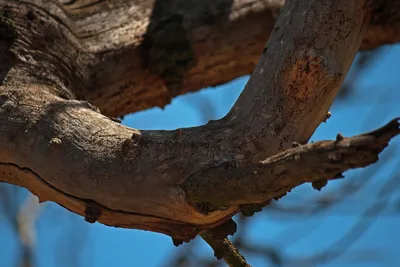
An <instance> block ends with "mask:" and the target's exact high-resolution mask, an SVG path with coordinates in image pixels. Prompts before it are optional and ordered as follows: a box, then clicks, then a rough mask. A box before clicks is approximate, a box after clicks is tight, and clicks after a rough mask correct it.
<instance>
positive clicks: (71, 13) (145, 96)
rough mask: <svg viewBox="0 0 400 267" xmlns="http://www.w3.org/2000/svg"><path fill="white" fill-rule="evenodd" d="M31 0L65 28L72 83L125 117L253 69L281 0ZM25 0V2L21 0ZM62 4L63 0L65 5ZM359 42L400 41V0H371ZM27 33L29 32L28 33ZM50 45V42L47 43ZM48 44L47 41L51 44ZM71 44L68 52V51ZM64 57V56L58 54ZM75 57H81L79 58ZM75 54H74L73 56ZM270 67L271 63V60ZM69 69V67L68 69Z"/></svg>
mask: <svg viewBox="0 0 400 267" xmlns="http://www.w3.org/2000/svg"><path fill="white" fill-rule="evenodd" d="M59 2H60V3H57V1H55V0H53V1H51V0H34V1H21V0H18V1H15V0H5V1H2V4H1V5H2V7H3V8H2V9H3V10H5V9H4V7H5V6H15V5H17V6H23V8H24V9H25V12H26V13H27V14H28V12H29V14H30V15H29V16H26V17H22V18H23V19H25V21H24V23H25V26H23V27H26V28H28V27H29V25H32V24H35V21H33V20H34V19H33V18H35V17H40V18H46V20H47V21H48V20H52V22H50V21H49V23H51V24H57V25H56V26H57V27H56V28H55V29H53V30H49V31H48V32H47V34H48V35H49V36H53V35H54V32H52V31H62V32H64V33H65V34H67V35H68V36H69V37H68V39H69V40H68V41H65V42H66V43H65V44H66V47H65V48H64V49H65V50H64V51H65V52H66V54H70V53H73V54H75V56H76V57H77V58H79V60H81V62H80V64H79V65H77V66H74V67H72V66H71V64H68V65H70V67H71V70H72V71H73V72H77V73H76V74H75V75H78V76H79V75H80V74H81V75H83V76H80V77H79V79H78V80H79V81H80V82H81V83H82V84H81V86H80V88H78V87H74V89H76V90H77V91H78V92H76V93H77V96H78V97H79V98H80V99H86V100H88V101H89V102H91V103H93V104H94V105H96V106H98V107H99V108H100V110H101V111H102V112H103V113H105V114H108V115H110V116H122V115H125V114H128V113H131V112H135V111H138V110H142V109H146V108H150V107H153V106H160V107H163V106H165V105H166V104H168V103H169V102H170V100H171V98H172V97H174V96H176V95H179V94H183V93H187V92H190V91H195V90H198V89H201V88H203V87H206V86H214V85H218V84H222V83H225V82H228V81H230V80H232V79H234V78H236V77H239V76H242V75H245V74H249V73H251V72H252V71H253V69H254V67H255V66H256V63H257V61H258V59H259V55H260V53H261V51H262V49H263V46H264V44H265V42H266V41H267V39H268V36H269V34H270V32H271V30H272V27H273V25H274V23H275V19H276V18H277V15H278V13H279V9H280V8H281V7H282V5H283V3H284V1H283V0H250V1H249V0H203V1H196V0H157V1H153V0H112V1H95V0H85V1H83V0H78V1H68V2H66V1H59ZM17 3H20V4H17ZM61 3H64V4H61ZM373 7H374V8H373V16H372V21H371V23H370V25H369V26H368V27H367V28H366V31H365V32H364V35H363V42H362V44H361V49H372V48H375V47H377V46H379V45H383V44H390V43H395V42H398V41H399V40H400V15H399V14H400V13H399V12H394V11H396V10H400V4H399V1H396V0H389V1H382V0H375V1H373ZM27 34H29V33H27ZM49 43H50V44H51V42H49ZM47 49H48V47H47ZM69 50H71V51H69ZM61 58H62V57H61ZM75 60H77V59H75ZM75 60H74V61H75ZM272 68H273V66H272ZM71 70H70V71H71Z"/></svg>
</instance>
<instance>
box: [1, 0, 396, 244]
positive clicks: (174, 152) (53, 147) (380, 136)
mask: <svg viewBox="0 0 400 267" xmlns="http://www.w3.org/2000/svg"><path fill="white" fill-rule="evenodd" d="M82 2H83V1H82ZM165 2H166V3H169V4H171V5H172V4H177V2H168V1H165ZM214 2H215V3H218V1H213V3H214ZM250 2H251V1H250ZM38 3H40V4H41V5H42V7H43V6H45V3H47V4H48V6H47V9H40V8H38V7H37V5H38ZM78 3H79V2H78ZM102 3H103V2H102ZM109 3H110V2H108V1H106V2H104V3H103V4H104V5H106V4H109ZM113 3H114V4H115V5H116V6H118V5H119V3H121V4H120V5H122V3H123V1H121V2H118V1H115V2H113ZM124 3H125V5H126V3H129V2H124ZM138 3H139V2H138ZM140 3H141V5H139V4H138V6H137V7H136V8H131V9H129V8H128V7H124V8H123V9H115V6H114V7H110V8H111V10H119V12H133V13H132V14H130V17H131V18H138V19H137V20H135V23H136V22H137V21H139V22H140V21H141V20H140V18H141V15H142V13H145V12H144V10H145V8H144V7H147V6H146V3H147V2H146V1H145V2H143V3H142V2H140ZM163 3H164V2H163ZM188 3H191V2H190V1H189V2H188ZM240 3H242V2H234V3H233V4H232V6H231V10H235V5H238V4H240ZM156 4H157V3H156ZM192 4H193V3H192ZM210 4H211V2H210ZM74 5H77V3H72V4H70V6H69V12H71V13H70V14H69V16H68V17H67V16H66V13H64V11H61V9H59V8H58V6H57V5H55V4H53V3H52V2H45V1H40V2H39V1H36V2H33V4H32V3H30V4H28V3H22V2H20V1H6V2H5V3H4V2H1V3H0V8H1V14H2V15H1V18H0V26H1V28H0V34H1V37H2V39H1V43H0V44H1V46H0V49H1V50H0V57H1V58H0V60H1V62H2V64H1V67H2V69H1V70H2V72H1V73H4V74H3V76H4V78H3V82H2V85H1V87H0V125H1V127H0V181H5V182H8V183H12V184H16V185H20V186H23V187H26V188H27V189H29V190H30V191H32V192H33V193H34V194H35V195H37V196H38V197H39V199H40V200H41V201H48V200H51V201H54V202H57V203H58V204H60V205H62V206H64V207H65V208H67V209H69V210H71V211H72V212H75V213H77V214H80V215H82V216H85V219H86V220H87V221H89V222H94V221H99V222H101V223H104V224H106V225H112V226H117V227H126V228H136V229H143V230H150V231H155V232H160V233H165V234H168V235H170V236H172V237H174V238H175V239H179V240H184V241H188V240H190V239H191V238H193V237H194V236H195V235H197V234H198V233H203V232H207V231H208V230H209V229H214V228H216V227H217V226H219V225H223V224H225V223H226V222H228V221H229V219H230V217H232V216H233V215H234V214H235V213H237V212H238V211H240V210H242V209H243V207H245V206H246V205H250V204H260V203H267V202H268V201H270V200H271V199H272V198H278V197H280V196H282V194H285V193H286V192H288V191H290V190H291V189H292V188H293V187H295V186H297V185H300V184H302V183H304V182H314V186H315V187H316V188H320V187H321V186H322V185H323V184H324V183H325V181H326V180H329V179H336V178H337V177H338V174H339V173H342V172H343V171H345V170H347V169H349V168H356V167H364V166H366V165H368V164H371V163H373V162H375V161H376V160H377V155H378V153H379V152H380V151H382V149H384V147H385V146H386V145H387V143H388V142H389V140H390V139H391V138H392V137H393V136H395V135H396V134H398V133H399V123H398V121H393V122H392V123H389V124H388V125H387V126H386V127H384V128H382V129H381V130H378V131H376V132H373V133H370V134H366V135H362V136H358V137H354V138H350V139H346V138H342V137H341V136H339V138H338V140H336V141H324V142H321V143H316V144H312V145H304V146H300V147H296V148H291V149H290V147H291V145H292V142H297V143H302V144H303V143H306V142H307V141H308V139H309V138H310V136H311V135H312V133H313V132H314V130H315V129H316V127H317V126H318V125H319V124H320V123H321V122H322V121H324V120H325V117H326V114H327V112H328V108H329V106H330V105H331V103H332V101H333V99H334V97H335V95H336V93H337V91H338V88H339V86H340V85H341V83H342V82H343V79H344V77H345V75H346V74H347V72H348V69H349V67H350V65H351V63H352V60H353V58H354V56H355V54H356V53H357V51H358V49H359V47H360V44H361V42H362V38H363V36H364V32H365V31H366V30H367V28H368V22H369V21H370V18H371V13H372V11H373V10H374V8H373V6H371V5H370V1H367V0H363V1H361V0H359V1H347V0H335V1H331V2H330V3H329V4H327V2H326V1H317V0H313V1H296V0H288V1H287V3H286V4H285V7H284V8H283V10H282V11H281V15H280V16H279V19H278V20H277V22H276V25H275V27H274V30H273V31H272V33H273V34H272V35H271V37H270V38H269V41H268V43H267V45H266V47H265V48H264V49H263V51H262V55H261V58H260V60H259V63H258V65H257V67H256V68H255V70H254V72H253V74H252V76H251V79H250V80H249V82H248V84H247V85H246V88H245V90H244V92H243V93H242V95H241V96H240V98H239V99H238V101H237V103H236V104H235V106H234V107H233V109H232V110H231V111H230V112H229V114H228V115H227V116H226V117H224V118H223V119H221V120H218V121H212V122H210V123H208V124H207V125H204V126H202V127H196V128H187V129H177V130H175V131H140V130H135V129H130V128H128V127H125V126H123V125H120V124H119V123H116V122H114V121H112V120H110V119H109V118H108V117H106V116H104V115H102V114H101V113H100V112H99V110H98V109H97V108H96V107H94V106H92V105H91V104H89V103H88V102H86V101H83V100H76V99H81V98H83V97H85V98H86V99H90V100H92V101H94V102H96V101H95V100H94V98H90V97H87V96H89V91H91V90H92V93H93V92H94V91H96V90H98V88H102V89H99V90H106V89H105V88H106V87H107V86H108V88H109V89H107V90H106V91H107V92H111V91H112V90H111V89H110V88H111V87H115V86H117V87H118V85H117V84H118V83H119V82H121V81H124V79H125V81H126V79H132V80H134V81H135V82H139V81H140V80H137V81H136V80H135V77H136V75H139V76H140V75H141V73H142V72H140V71H139V69H137V68H135V67H134V66H139V65H140V64H139V63H138V62H135V61H131V58H135V57H130V56H128V55H133V54H135V53H137V52H134V51H135V49H136V48H137V46H135V43H134V42H133V41H134V40H136V42H137V44H139V43H140V41H139V40H138V39H134V40H132V39H131V38H132V37H131V36H127V35H126V33H127V31H128V29H130V27H133V28H140V25H141V24H140V23H139V24H140V25H139V24H132V25H135V26H132V25H131V24H129V23H128V24H124V25H125V26H124V28H123V29H124V30H123V32H125V34H122V32H119V34H121V35H112V34H111V33H112V32H113V31H105V32H104V33H103V34H96V31H99V30H100V29H101V28H104V27H106V26H105V25H106V22H108V21H109V23H110V25H108V24H107V27H109V26H110V27H113V25H114V23H116V24H117V25H120V24H119V23H120V22H119V21H114V20H113V19H112V18H113V17H108V15H107V14H109V13H107V12H106V13H104V14H103V15H102V16H99V15H96V14H97V13H96V12H98V11H96V7H97V5H95V4H93V5H88V6H86V7H84V8H81V9H77V10H75V9H73V6H74ZM160 5H162V4H161V2H160ZM212 5H213V4H212ZM239 6H240V5H239ZM244 6H245V5H244V4H243V7H244ZM142 7H143V8H142ZM156 7H157V6H156ZM156 7H154V9H156ZM250 7H252V5H250ZM154 9H153V15H154V16H155V17H157V16H158V13H157V12H158V11H157V10H154ZM80 10H86V11H85V12H84V13H81V12H83V11H80ZM146 10H147V9H146ZM178 10H179V9H178ZM220 10H223V9H217V11H218V12H219V11H220ZM217 11H216V12H217ZM74 12H75V13H74ZM110 12H111V11H110ZM193 12H194V11H193ZM198 12H199V13H201V14H203V13H202V12H203V11H202V10H198ZM50 13H53V14H56V15H57V17H55V16H54V15H50ZM239 13H240V12H239ZM239 13H238V14H236V13H234V14H236V15H237V16H239V17H240V14H239ZM82 14H84V16H85V17H86V18H88V19H87V20H85V18H84V17H82V16H83V15H82ZM182 14H185V13H182ZM135 16H136V17H135ZM231 16H233V15H232V14H230V15H229V17H231ZM233 17H234V16H233ZM91 18H98V19H99V20H101V21H103V22H102V23H100V22H99V24H85V23H89V22H91ZM118 18H120V19H121V20H124V16H123V15H122V13H121V14H119V16H118ZM172 18H173V19H172V20H173V22H171V23H172V25H174V26H171V27H172V28H171V29H169V30H171V32H172V33H174V34H175V33H176V34H180V31H181V30H182V29H181V25H180V23H182V21H185V20H184V19H183V18H181V17H179V16H178V17H177V16H172ZM72 21H79V22H80V23H81V24H79V23H77V22H74V23H72ZM125 22H126V21H125ZM178 22H179V23H178ZM78 24H79V27H78V26H77V25H78ZM227 24H228V25H229V23H227ZM167 25H170V24H167ZM193 25H195V23H194V22H193ZM114 26H115V25H114ZM146 26H148V25H146ZM90 27H92V28H93V29H92V31H90V30H88V29H89V28H90ZM115 27H117V26H115ZM125 27H126V28H125ZM142 27H145V24H143V25H142ZM193 27H194V26H193ZM117 28H118V27H117ZM148 28H151V29H152V30H150V32H152V31H155V32H153V33H152V34H155V35H157V36H158V34H161V33H159V32H158V30H157V27H156V26H154V29H153V28H152V26H148ZM78 29H79V31H82V32H80V33H77V32H76V31H78ZM118 29H120V30H121V28H118ZM73 33H74V34H73ZM82 34H83V35H84V36H86V37H85V38H84V37H82ZM114 34H116V32H114ZM147 34H149V30H148V32H147ZM91 36H92V37H91ZM112 36H114V37H115V38H114V40H116V41H115V43H111V42H107V40H109V39H107V38H111V37H112ZM116 36H117V37H116ZM208 37H209V36H207V38H208ZM135 38H138V37H135ZM165 38H166V39H165ZM179 38H180V37H179ZM232 38H236V37H235V36H233V37H232ZM144 39H146V38H144ZM156 40H164V41H165V42H167V43H168V42H169V41H168V40H169V39H168V37H167V36H166V35H165V34H161V35H160V36H159V39H157V38H156ZM207 40H209V39H207ZM211 40H212V38H211ZM143 42H144V43H146V42H145V40H144V41H143ZM153 42H154V40H153ZM204 42H208V41H204ZM128 44H129V45H128ZM158 45H160V44H153V45H152V47H157V46H158ZM163 45H164V44H163ZM163 45H161V46H163ZM166 46H167V47H168V49H175V48H173V47H175V46H176V44H175V43H173V42H172V43H168V45H166ZM249 46H253V45H250V44H249ZM127 47H129V49H130V50H129V51H130V52H129V53H128V54H126V53H127V50H126V49H128V48H127ZM171 47H172V48H171ZM117 48H118V49H117ZM178 48H179V51H181V50H183V51H184V50H185V49H186V48H187V47H186V46H184V45H183V46H179V45H178ZM106 49H107V51H106ZM115 49H117V50H118V51H119V52H118V53H120V54H118V53H117V54H116V52H115V51H117V50H115ZM157 49H158V48H156V50H155V51H153V52H150V54H152V53H154V54H152V56H150V57H149V58H147V60H149V61H150V62H152V60H153V61H154V62H156V61H157V59H158V56H161V55H162V56H166V57H167V58H168V56H169V55H173V57H175V56H178V57H180V59H182V61H185V60H184V59H186V57H185V55H183V54H181V53H178V52H177V51H169V50H168V51H167V50H165V51H164V52H163V53H161V54H159V51H158V52H157ZM242 49H244V50H245V48H242V47H240V48H239V50H242ZM174 53H177V55H174ZM240 53H247V52H246V51H240ZM240 53H239V52H238V53H237V54H240ZM217 54H218V52H217ZM117 55H119V56H120V57H119V56H117ZM240 55H241V54H240ZM241 56H243V55H241ZM152 57H154V58H152ZM181 57H182V58H181ZM167 60H169V59H167ZM113 62H114V63H115V64H114V63H113ZM179 62H180V63H182V62H181V61H179ZM116 63H118V64H116ZM136 64H138V65H136ZM182 64H183V65H185V64H186V63H182ZM150 65H151V64H150ZM169 67H170V66H168V67H167V69H168V71H166V72H165V73H164V72H163V73H164V74H163V75H167V76H168V77H172V78H171V79H172V80H171V81H169V82H170V83H172V85H171V86H175V85H176V80H175V78H176V76H174V75H175V74H174V73H172V74H171V75H170V72H169V71H170V70H169ZM111 70H113V71H114V72H111ZM128 70H129V71H128ZM136 71H138V73H136ZM121 75H125V76H126V77H125V78H123V77H122V76H121ZM146 75H147V74H146ZM200 76H201V75H200ZM127 77H129V78H127ZM149 77H150V78H149ZM151 77H153V78H154V76H151V75H150V74H149V76H147V77H146V78H143V79H148V80H149V81H150V80H152V82H154V81H156V80H157V79H155V78H154V79H153V78H151ZM204 78H205V76H202V78H201V79H204ZM148 85H149V84H148ZM146 86H147V85H146ZM93 88H96V89H93ZM109 90H111V91H109ZM152 90H153V89H152ZM104 92H105V91H104ZM129 97H130V100H131V101H133V100H132V98H133V97H134V96H133V95H129ZM102 98H104V99H106V98H107V99H110V102H109V103H108V104H107V106H108V107H110V108H114V106H115V104H116V103H117V102H115V101H114V100H113V97H112V96H111V95H107V94H105V95H102ZM118 104H121V105H122V106H124V104H123V103H122V102H120V101H119V102H118ZM105 106H106V105H103V106H101V105H100V107H101V108H102V107H105ZM109 113H112V112H109ZM285 149H286V151H285V152H282V153H281V154H277V155H275V156H273V155H274V154H276V153H277V152H279V151H283V150H285Z"/></svg>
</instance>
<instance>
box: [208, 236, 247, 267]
mask: <svg viewBox="0 0 400 267" xmlns="http://www.w3.org/2000/svg"><path fill="white" fill-rule="evenodd" d="M201 237H202V238H203V239H204V240H205V241H206V242H207V243H208V244H209V245H210V247H212V249H213V250H214V255H215V257H216V258H217V259H222V258H223V259H224V261H225V262H226V263H227V264H228V265H229V266H230V267H251V265H249V264H248V263H247V262H246V259H245V258H244V257H243V256H242V255H241V254H240V253H239V250H238V249H237V248H235V246H234V245H233V244H232V243H231V242H230V241H229V239H228V238H223V239H218V238H215V237H214V235H213V233H212V232H210V231H207V232H204V233H202V234H201Z"/></svg>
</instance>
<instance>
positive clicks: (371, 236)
mask: <svg viewBox="0 0 400 267" xmlns="http://www.w3.org/2000/svg"><path fill="white" fill-rule="evenodd" d="M399 70H400V45H395V46H387V47H384V48H383V49H382V52H381V55H380V57H379V59H377V60H375V61H374V63H373V64H371V66H370V67H368V68H367V69H366V70H365V71H364V72H363V74H362V75H361V76H359V77H358V78H357V79H356V80H355V81H354V84H353V86H354V88H355V90H354V91H352V95H351V96H350V97H349V98H348V99H347V100H343V101H336V102H335V103H334V105H333V106H332V109H331V112H332V117H331V118H330V119H329V120H328V123H326V124H322V125H321V126H320V127H319V128H318V129H317V131H316V132H315V134H314V135H313V137H312V139H311V140H314V141H315V140H322V139H334V138H335V136H336V134H337V133H338V132H340V133H342V134H344V135H345V136H347V135H354V134H359V133H362V132H365V131H369V130H372V129H374V128H376V127H379V126H382V125H383V124H385V123H386V122H388V121H389V120H391V119H393V118H394V117H399V116H400V104H399V103H400V90H399V85H400V75H399V73H400V72H399ZM349 76H351V73H350V74H349ZM349 76H348V77H349ZM247 79H248V77H242V78H239V79H236V80H234V81H232V82H230V83H227V84H225V85H222V86H218V87H215V88H205V89H203V90H201V91H198V92H195V93H191V94H186V95H183V96H179V97H177V98H175V99H173V101H172V103H171V104H170V105H168V106H166V107H165V109H164V110H162V109H159V108H153V109H149V110H145V111H142V112H138V113H135V114H132V115H129V116H126V117H125V119H124V121H123V123H124V124H126V125H128V126H131V127H134V128H138V129H175V128H182V127H190V126H196V125H202V124H204V123H206V122H207V121H208V120H209V119H217V118H221V117H223V116H224V115H225V114H226V113H227V112H228V111H229V109H230V108H231V107H232V105H233V104H234V102H235V100H236V99H237V97H238V96H239V94H240V93H241V91H242V89H243V87H244V85H245V83H246V81H247ZM390 147H391V149H392V150H391V151H392V154H393V153H394V156H392V157H390V156H391V155H392V154H391V153H390V151H389V152H387V151H386V152H384V153H383V154H382V157H383V158H389V159H388V160H385V161H383V160H382V162H381V163H380V164H381V165H379V166H378V165H376V166H372V167H368V168H367V169H364V170H357V171H351V172H347V173H345V176H346V179H343V180H340V181H334V182H332V183H329V185H328V187H326V188H324V189H323V190H322V191H321V192H318V191H315V190H312V189H311V186H310V185H309V184H306V185H303V186H301V187H299V188H297V189H296V190H294V191H293V192H292V193H290V194H289V195H288V196H286V197H285V198H284V199H282V200H280V201H279V203H278V204H279V205H288V206H293V205H303V206H307V205H308V206H312V205H313V204H315V203H316V200H317V199H321V198H323V197H331V196H333V195H335V192H337V191H338V190H339V188H342V187H344V188H346V186H348V184H347V182H349V181H355V183H359V184H363V189H362V190H360V191H359V192H352V193H350V194H348V196H347V197H346V198H345V199H344V200H343V201H342V202H341V204H339V205H336V206H335V207H333V208H331V209H330V210H329V211H325V212H322V213H321V214H320V215H317V216H304V215H288V216H286V215H282V214H279V213H274V212H268V211H266V212H263V213H260V214H257V215H256V216H255V217H253V218H251V219H249V220H248V222H247V227H246V235H245V240H246V242H249V243H252V244H255V245H257V246H263V245H266V244H268V245H271V246H273V247H274V248H276V249H278V251H279V252H280V253H282V255H285V256H288V257H289V258H290V257H295V258H297V259H298V258H299V257H305V260H306V258H307V257H308V256H312V255H315V253H318V252H321V251H324V250H325V249H326V248H329V247H331V248H332V247H334V248H336V247H338V248H340V246H339V245H340V243H338V244H336V242H337V241H338V240H339V239H340V238H341V237H342V236H343V235H344V234H345V233H346V232H347V231H350V233H352V234H354V235H356V234H357V229H360V228H359V227H358V228H356V229H352V226H353V225H354V224H356V223H357V222H359V221H360V215H361V214H363V213H364V212H365V210H366V209H367V208H368V207H371V206H372V205H374V204H376V203H381V204H382V203H383V204H382V205H381V206H379V207H378V208H377V209H378V210H379V211H381V213H380V216H375V215H374V216H364V217H365V218H364V222H367V223H366V225H368V226H369V229H368V230H367V231H366V232H365V233H364V234H363V235H362V237H361V238H360V239H358V240H357V241H356V242H355V243H354V244H353V245H352V246H351V247H350V248H349V253H348V254H349V255H350V256H345V257H342V258H339V259H338V260H337V261H332V262H331V263H328V264H324V265H322V264H318V265H315V266H337V265H340V266H400V255H399V254H397V255H396V250H398V247H399V245H400V243H399V240H400V230H398V228H399V227H398V226H399V225H400V194H399V190H398V189H397V191H396V189H395V188H391V189H393V192H392V193H391V194H381V196H378V195H379V190H381V188H382V186H383V185H384V184H385V183H387V182H388V181H389V179H390V178H393V177H394V175H399V174H400V171H399V170H396V167H398V166H399V162H400V157H399V152H398V151H399V147H400V138H397V139H395V140H394V141H393V142H392V143H391V144H390ZM396 150H397V151H396ZM377 167H379V168H377ZM374 168H375V169H377V170H379V171H377V172H376V173H375V174H374V175H368V174H371V173H373V171H374V170H375V169H374ZM369 176H371V177H369ZM397 181H398V183H399V182H400V176H398V179H397ZM395 184H397V183H395ZM392 187H393V186H392ZM19 194H20V195H21V199H23V197H24V195H26V191H23V192H19ZM339 198H341V197H340V195H339ZM45 205H46V206H45V208H44V209H43V212H42V213H41V216H40V217H39V219H38V220H37V224H36V238H37V244H36V255H37V258H36V262H37V266H38V267H53V266H73V267H78V266H84V267H86V266H87V267H92V266H93V267H105V266H146V267H152V266H165V263H167V262H168V260H169V259H170V258H171V257H172V256H173V255H174V253H176V252H177V251H179V250H181V249H185V248H184V247H183V248H175V247H174V246H173V245H172V242H171V239H170V238H169V237H168V236H164V235H161V234H156V233H151V232H145V231H138V230H129V229H118V228H112V227H106V226H103V225H101V224H98V223H96V224H88V223H86V222H84V220H83V218H81V217H79V216H77V215H74V214H72V213H70V212H68V211H66V210H64V209H62V208H60V207H59V206H57V205H56V204H53V203H48V204H45ZM364 226H365V225H364ZM360 227H363V226H362V225H361V226H360ZM349 229H350V230H349ZM303 236H306V237H304V238H301V237H303ZM193 242H196V250H195V254H196V255H200V256H205V255H207V256H210V257H211V256H212V252H211V250H210V249H209V248H208V247H207V246H206V245H205V244H204V243H203V242H202V241H201V240H198V239H196V240H195V241H193ZM0 247H1V248H2V249H1V250H0V266H4V267H8V266H10V267H11V266H15V259H16V258H17V257H18V251H19V250H18V242H16V235H15V233H14V232H13V230H12V228H11V227H10V224H9V223H8V222H7V221H6V220H5V219H4V217H1V216H0ZM362 249H364V250H365V249H367V252H365V251H364V252H363V254H362V258H363V259H364V260H366V261H362V262H360V257H356V256H358V254H357V250H362ZM352 251H353V252H354V253H353V254H352V253H351V252H352ZM382 251H383V254H382ZM246 257H247V259H248V260H249V262H250V264H253V265H254V266H255V267H260V266H266V264H267V263H268V262H267V261H265V259H262V258H260V257H255V256H252V255H250V254H248V255H247V254H246ZM354 258H355V259H354ZM61 263H64V265H63V264H61ZM286 263H287V264H288V266H291V265H290V262H286ZM301 263H302V262H300V261H297V262H296V266H314V265H310V264H309V263H307V262H306V261H304V264H303V265H302V264H301ZM293 266H294V265H293Z"/></svg>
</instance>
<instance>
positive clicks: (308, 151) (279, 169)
mask: <svg viewBox="0 0 400 267" xmlns="http://www.w3.org/2000/svg"><path fill="white" fill-rule="evenodd" d="M399 120H400V118H399V119H396V120H393V121H392V122H390V123H388V124H387V125H386V126H384V127H382V128H380V129H378V130H376V131H373V132H370V133H366V134H362V135H359V136H354V137H351V138H344V137H343V136H341V135H340V134H338V136H337V139H336V140H335V141H320V142H316V143H312V144H308V145H303V146H298V147H294V148H292V149H288V150H285V151H284V152H281V153H279V154H277V155H275V156H272V157H269V158H268V159H266V160H264V161H261V162H260V163H259V164H255V165H254V166H247V167H246V168H240V167H239V168H238V167H236V166H232V165H221V166H217V167H215V168H208V169H206V170H204V171H201V172H199V173H196V174H194V175H192V176H191V177H190V178H189V179H188V180H187V181H186V182H185V183H184V185H183V187H184V188H185V191H186V193H187V194H188V196H189V197H190V198H191V199H192V201H194V202H195V203H198V205H199V206H200V205H201V206H203V207H207V208H208V211H213V210H218V209H223V208H227V207H229V206H230V205H232V204H248V203H265V202H267V201H268V200H271V199H272V198H277V197H278V198H279V197H281V196H283V195H286V193H287V192H290V190H292V189H293V188H295V187H296V186H298V185H300V184H302V183H304V182H311V183H313V187H314V188H315V189H318V190H320V189H321V188H322V187H323V186H325V185H326V183H327V181H328V180H333V179H337V178H343V175H342V173H343V172H344V171H346V170H349V169H353V168H360V167H365V166H368V165H370V164H372V163H374V162H376V161H377V160H378V154H379V153H380V152H381V151H382V150H383V149H384V148H385V147H386V146H387V145H388V142H389V140H390V139H391V138H393V137H394V136H396V135H398V134H399V133H400V127H399V126H400V124H399Z"/></svg>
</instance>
